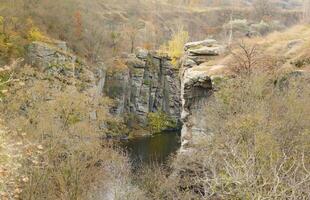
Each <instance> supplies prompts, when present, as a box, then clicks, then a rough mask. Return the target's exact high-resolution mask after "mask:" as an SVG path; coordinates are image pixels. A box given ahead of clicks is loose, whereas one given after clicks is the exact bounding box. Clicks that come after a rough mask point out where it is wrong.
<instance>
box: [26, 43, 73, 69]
mask: <svg viewBox="0 0 310 200" xmlns="http://www.w3.org/2000/svg"><path fill="white" fill-rule="evenodd" d="M26 61H27V62H28V63H29V64H30V65H32V66H37V67H41V68H43V69H54V70H59V69H61V68H73V67H74V66H75V63H76V56H75V55H73V54H71V53H69V52H68V48H67V45H66V43H65V42H60V41H58V42H54V43H53V44H48V43H43V42H33V43H31V44H30V45H29V46H28V51H27V57H26Z"/></svg>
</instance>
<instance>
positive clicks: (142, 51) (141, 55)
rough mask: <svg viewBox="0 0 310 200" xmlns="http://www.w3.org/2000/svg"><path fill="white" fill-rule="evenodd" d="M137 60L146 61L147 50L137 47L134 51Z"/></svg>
mask: <svg viewBox="0 0 310 200" xmlns="http://www.w3.org/2000/svg"><path fill="white" fill-rule="evenodd" d="M135 54H136V56H137V58H139V59H143V60H146V59H147V56H148V55H149V52H148V50H146V49H143V48H140V47H138V48H137V49H136V51H135Z"/></svg>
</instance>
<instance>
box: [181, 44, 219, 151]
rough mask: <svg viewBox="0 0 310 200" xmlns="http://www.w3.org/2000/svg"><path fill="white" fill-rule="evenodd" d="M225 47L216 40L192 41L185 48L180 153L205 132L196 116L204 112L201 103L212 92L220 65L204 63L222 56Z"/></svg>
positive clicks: (182, 69)
mask: <svg viewBox="0 0 310 200" xmlns="http://www.w3.org/2000/svg"><path fill="white" fill-rule="evenodd" d="M224 50H225V47H224V46H222V45H219V44H217V42H216V41H215V40H204V41H199V42H191V43H188V44H186V45H185V55H184V57H183V59H182V68H181V71H182V75H181V99H182V114H181V120H182V122H183V127H182V150H185V149H187V148H189V147H190V146H191V145H192V144H195V143H196V141H197V140H199V138H200V137H201V136H204V135H205V134H206V130H204V129H203V128H202V126H200V124H201V123H200V121H199V116H201V112H203V110H202V109H203V104H204V102H205V101H206V99H207V98H208V97H209V96H210V95H211V94H212V93H213V90H214V87H215V84H214V80H215V78H218V75H216V73H214V72H215V71H217V70H219V69H222V68H223V66H219V65H217V66H207V65H206V64H205V63H206V62H207V61H210V60H211V59H213V57H214V56H219V55H221V54H222V53H223V52H224Z"/></svg>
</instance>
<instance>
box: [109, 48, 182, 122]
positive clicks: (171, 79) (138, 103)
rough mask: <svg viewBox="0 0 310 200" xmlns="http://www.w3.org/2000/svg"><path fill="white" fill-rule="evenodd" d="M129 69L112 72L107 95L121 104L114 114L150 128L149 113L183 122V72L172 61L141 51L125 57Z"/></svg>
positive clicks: (126, 67) (118, 104) (117, 106)
mask: <svg viewBox="0 0 310 200" xmlns="http://www.w3.org/2000/svg"><path fill="white" fill-rule="evenodd" d="M122 60H123V63H124V64H125V67H123V69H121V70H115V71H113V72H110V73H109V72H108V73H107V77H106V84H105V93H106V94H107V95H109V96H110V97H112V98H113V99H115V100H116V101H117V105H116V106H115V108H114V111H113V112H115V113H116V114H118V115H127V118H128V122H129V125H130V126H134V125H138V126H142V127H146V126H147V115H148V113H149V112H157V111H163V112H165V113H166V114H167V115H168V116H169V117H170V118H171V119H172V120H174V121H175V122H178V121H179V120H180V107H181V100H180V79H179V71H178V70H177V69H175V67H174V66H173V65H172V64H171V62H170V60H169V58H167V57H163V56H159V55H157V54H156V53H150V52H148V51H146V50H143V49H137V51H136V53H135V54H130V55H124V56H123V58H122Z"/></svg>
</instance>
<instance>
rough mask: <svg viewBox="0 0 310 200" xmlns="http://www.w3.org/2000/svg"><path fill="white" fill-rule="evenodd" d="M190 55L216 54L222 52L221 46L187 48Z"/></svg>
mask: <svg viewBox="0 0 310 200" xmlns="http://www.w3.org/2000/svg"><path fill="white" fill-rule="evenodd" d="M188 52H189V53H190V55H199V56H200V55H202V56H218V55H220V53H221V52H223V47H222V46H212V47H206V46H205V47H201V48H198V49H189V50H188Z"/></svg>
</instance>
